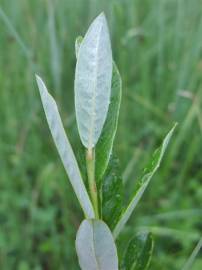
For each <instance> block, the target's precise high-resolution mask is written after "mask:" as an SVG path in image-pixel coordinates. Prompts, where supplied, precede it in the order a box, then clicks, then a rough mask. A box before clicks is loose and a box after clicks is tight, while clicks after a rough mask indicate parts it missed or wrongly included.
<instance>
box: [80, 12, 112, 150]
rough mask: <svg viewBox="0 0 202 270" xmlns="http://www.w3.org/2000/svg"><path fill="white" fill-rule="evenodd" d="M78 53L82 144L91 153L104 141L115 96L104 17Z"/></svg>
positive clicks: (108, 40)
mask: <svg viewBox="0 0 202 270" xmlns="http://www.w3.org/2000/svg"><path fill="white" fill-rule="evenodd" d="M77 53H78V55H77V64H76V72H75V107H76V119H77V124H78V130H79V134H80V138H81V141H82V143H83V145H84V146H85V147H86V148H88V149H91V148H93V147H94V146H95V145H96V143H97V141H98V139H99V137H100V134H101V131H102V128H103V125H104V122H105V119H106V116H107V112H108V107H109V102H110V93H111V79H112V52H111V45H110V37H109V31H108V26H107V22H106V18H105V15H104V14H103V13H101V14H100V15H99V16H98V17H97V18H96V19H95V20H94V21H93V23H92V24H91V26H90V27H89V29H88V32H87V33H86V35H85V37H84V39H83V41H82V42H81V44H80V48H79V50H77Z"/></svg>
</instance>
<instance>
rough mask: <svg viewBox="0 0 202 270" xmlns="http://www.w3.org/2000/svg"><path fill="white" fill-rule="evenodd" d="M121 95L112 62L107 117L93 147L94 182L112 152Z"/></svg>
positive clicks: (120, 85) (102, 173)
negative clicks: (94, 153)
mask: <svg viewBox="0 0 202 270" xmlns="http://www.w3.org/2000/svg"><path fill="white" fill-rule="evenodd" d="M82 40H83V38H82V37H81V36H79V37H77V39H76V42H75V53H76V57H77V56H78V51H79V48H80V46H81V43H82ZM121 96H122V80H121V76H120V74H119V71H118V68H117V66H116V64H115V62H113V72H112V84H111V96H110V104H109V109H108V113H107V118H106V120H105V124H104V127H103V130H102V133H101V136H100V138H99V140H98V142H97V145H96V147H95V151H96V160H95V162H96V167H95V179H96V182H100V181H101V180H102V177H103V175H104V173H105V171H106V168H107V165H108V163H109V159H110V155H111V153H112V147H113V143H114V138H115V135H116V131H117V124H118V117H119V110H120V103H121Z"/></svg>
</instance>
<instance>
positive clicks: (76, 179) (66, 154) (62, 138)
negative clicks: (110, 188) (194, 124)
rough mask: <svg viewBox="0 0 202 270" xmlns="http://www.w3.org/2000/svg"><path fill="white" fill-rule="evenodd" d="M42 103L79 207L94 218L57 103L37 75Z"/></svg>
mask: <svg viewBox="0 0 202 270" xmlns="http://www.w3.org/2000/svg"><path fill="white" fill-rule="evenodd" d="M36 80H37V84H38V87H39V92H40V95H41V100H42V104H43V107H44V111H45V114H46V118H47V121H48V125H49V128H50V131H51V134H52V137H53V140H54V142H55V145H56V147H57V150H58V152H59V155H60V158H61V160H62V162H63V165H64V167H65V170H66V172H67V174H68V176H69V180H70V182H71V184H72V187H73V189H74V191H75V193H76V196H77V198H78V200H79V202H80V204H81V207H82V209H83V211H84V213H85V216H86V217H87V218H94V210H93V206H92V204H91V201H90V199H89V196H88V193H87V191H86V188H85V185H84V183H83V180H82V178H81V174H80V170H79V167H78V164H77V161H76V158H75V156H74V153H73V150H72V148H71V145H70V143H69V141H68V138H67V136H66V133H65V130H64V127H63V124H62V121H61V118H60V114H59V112H58V108H57V104H56V102H55V100H54V99H53V97H52V96H51V95H50V94H49V93H48V90H47V88H46V86H45V84H44V82H43V81H42V79H41V78H40V77H39V76H36Z"/></svg>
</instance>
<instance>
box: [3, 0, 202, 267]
mask: <svg viewBox="0 0 202 270" xmlns="http://www.w3.org/2000/svg"><path fill="white" fill-rule="evenodd" d="M201 4H202V2H201V1H200V0H199V1H198V0H193V1H188V0H178V1H177V0H170V1H167V0H156V1H150V0H125V1H121V0H119V1H117V0H111V1H107V0H105V1H96V0H95V1H90V0H86V1H83V0H74V1H72V0H69V1H65V0H60V1H56V0H55V1H39V0H36V1H25V0H20V1H14V2H13V3H12V4H11V3H10V2H9V1H6V0H1V1H0V22H1V23H0V41H1V42H0V52H1V55H0V71H1V72H0V123H1V128H0V268H1V269H3V270H4V269H5V270H7V269H8V270H10V269H17V270H27V269H34V270H38V269H53V270H54V269H61V270H62V269H67V267H68V269H78V264H77V259H76V255H75V251H74V240H75V239H74V238H75V232H76V229H77V228H78V225H79V224H80V221H81V212H80V210H79V207H78V204H77V202H76V199H75V197H74V195H73V192H72V190H71V187H70V185H69V184H68V182H67V179H66V175H65V172H64V169H63V168H62V165H61V163H60V160H59V157H58V155H57V152H56V149H55V148H54V145H53V143H52V139H51V136H50V134H49V130H48V127H47V124H46V121H45V117H44V114H43V111H42V105H41V102H40V98H39V95H38V91H37V87H36V83H35V81H34V73H35V72H37V73H38V74H40V75H41V76H42V77H43V78H45V79H46V83H47V85H48V86H49V89H50V90H51V93H52V94H53V95H54V97H55V98H56V100H57V103H58V104H59V107H60V109H61V112H62V118H63V119H65V127H66V130H67V133H68V135H69V137H70V139H71V142H72V144H73V146H74V150H75V151H77V150H78V149H77V148H78V147H77V143H78V135H77V130H76V127H75V117H74V115H73V111H74V103H73V80H74V67H75V55H74V41H75V38H76V37H77V36H78V35H79V34H83V33H84V32H85V29H87V27H88V25H89V22H90V21H91V20H92V18H94V17H95V16H96V15H97V14H98V13H99V12H100V11H101V10H105V12H106V15H107V17H108V20H109V24H110V30H111V36H112V44H113V51H114V58H115V61H116V63H117V65H118V67H119V69H120V73H121V75H122V79H123V102H122V106H121V112H120V121H119V127H118V135H117V138H116V143H115V148H114V149H115V152H116V154H117V156H118V157H119V158H120V161H121V162H120V164H121V169H122V172H123V173H124V175H126V176H127V181H126V185H127V186H128V193H129V194H130V192H129V191H130V190H131V188H132V186H133V181H134V180H135V178H136V176H137V175H138V173H139V172H140V170H141V168H142V167H143V166H144V164H146V161H147V159H148V158H149V156H150V154H151V153H152V151H153V149H154V148H155V147H156V146H157V145H159V144H160V141H161V139H162V138H163V136H164V135H165V134H166V132H167V131H168V130H169V128H170V127H171V126H172V124H173V122H175V121H177V122H178V123H179V125H178V128H177V132H176V133H175V136H174V139H173V143H172V144H171V145H170V148H169V151H168V153H167V155H166V158H165V159H164V162H163V165H162V167H161V169H160V170H159V172H158V173H157V174H156V176H155V177H154V179H153V181H152V183H151V185H150V187H149V189H148V191H147V192H146V194H145V195H144V197H143V199H142V201H141V203H140V205H139V207H138V209H137V211H136V212H135V213H134V215H133V218H132V219H131V220H130V223H129V225H128V227H127V229H126V231H125V233H124V234H123V235H122V238H124V239H125V241H126V240H127V237H128V234H129V232H131V231H132V232H133V231H136V230H140V229H144V228H145V227H147V228H148V227H149V228H150V229H151V230H152V231H153V232H154V234H155V240H156V244H155V249H154V257H153V260H152V264H151V269H155V270H158V269H162V267H163V269H165V270H166V269H173V270H175V269H183V267H185V264H186V262H187V260H188V258H189V257H190V255H191V253H192V251H193V250H194V248H195V247H196V245H197V243H198V242H199V240H200V238H201V228H202V222H201V220H202V203H201V197H202V187H201V179H202V171H201V167H202V157H201V152H202V143H201V137H202V104H201V103H202V101H201V100H202V75H201V74H202V47H201V43H202V15H201V14H202V7H201ZM201 268H202V260H201V257H200V252H199V253H198V255H197V256H196V258H194V263H193V267H192V268H191V269H193V270H198V269H201Z"/></svg>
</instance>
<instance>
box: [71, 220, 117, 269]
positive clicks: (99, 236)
mask: <svg viewBox="0 0 202 270" xmlns="http://www.w3.org/2000/svg"><path fill="white" fill-rule="evenodd" d="M76 251H77V255H78V259H79V264H80V267H81V269H82V270H118V257H117V250H116V246H115V243H114V239H113V236H112V234H111V231H110V230H109V228H108V226H107V225H106V224H105V223H104V222H103V221H101V220H95V219H91V220H84V221H83V222H82V223H81V225H80V227H79V230H78V232H77V237H76Z"/></svg>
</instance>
